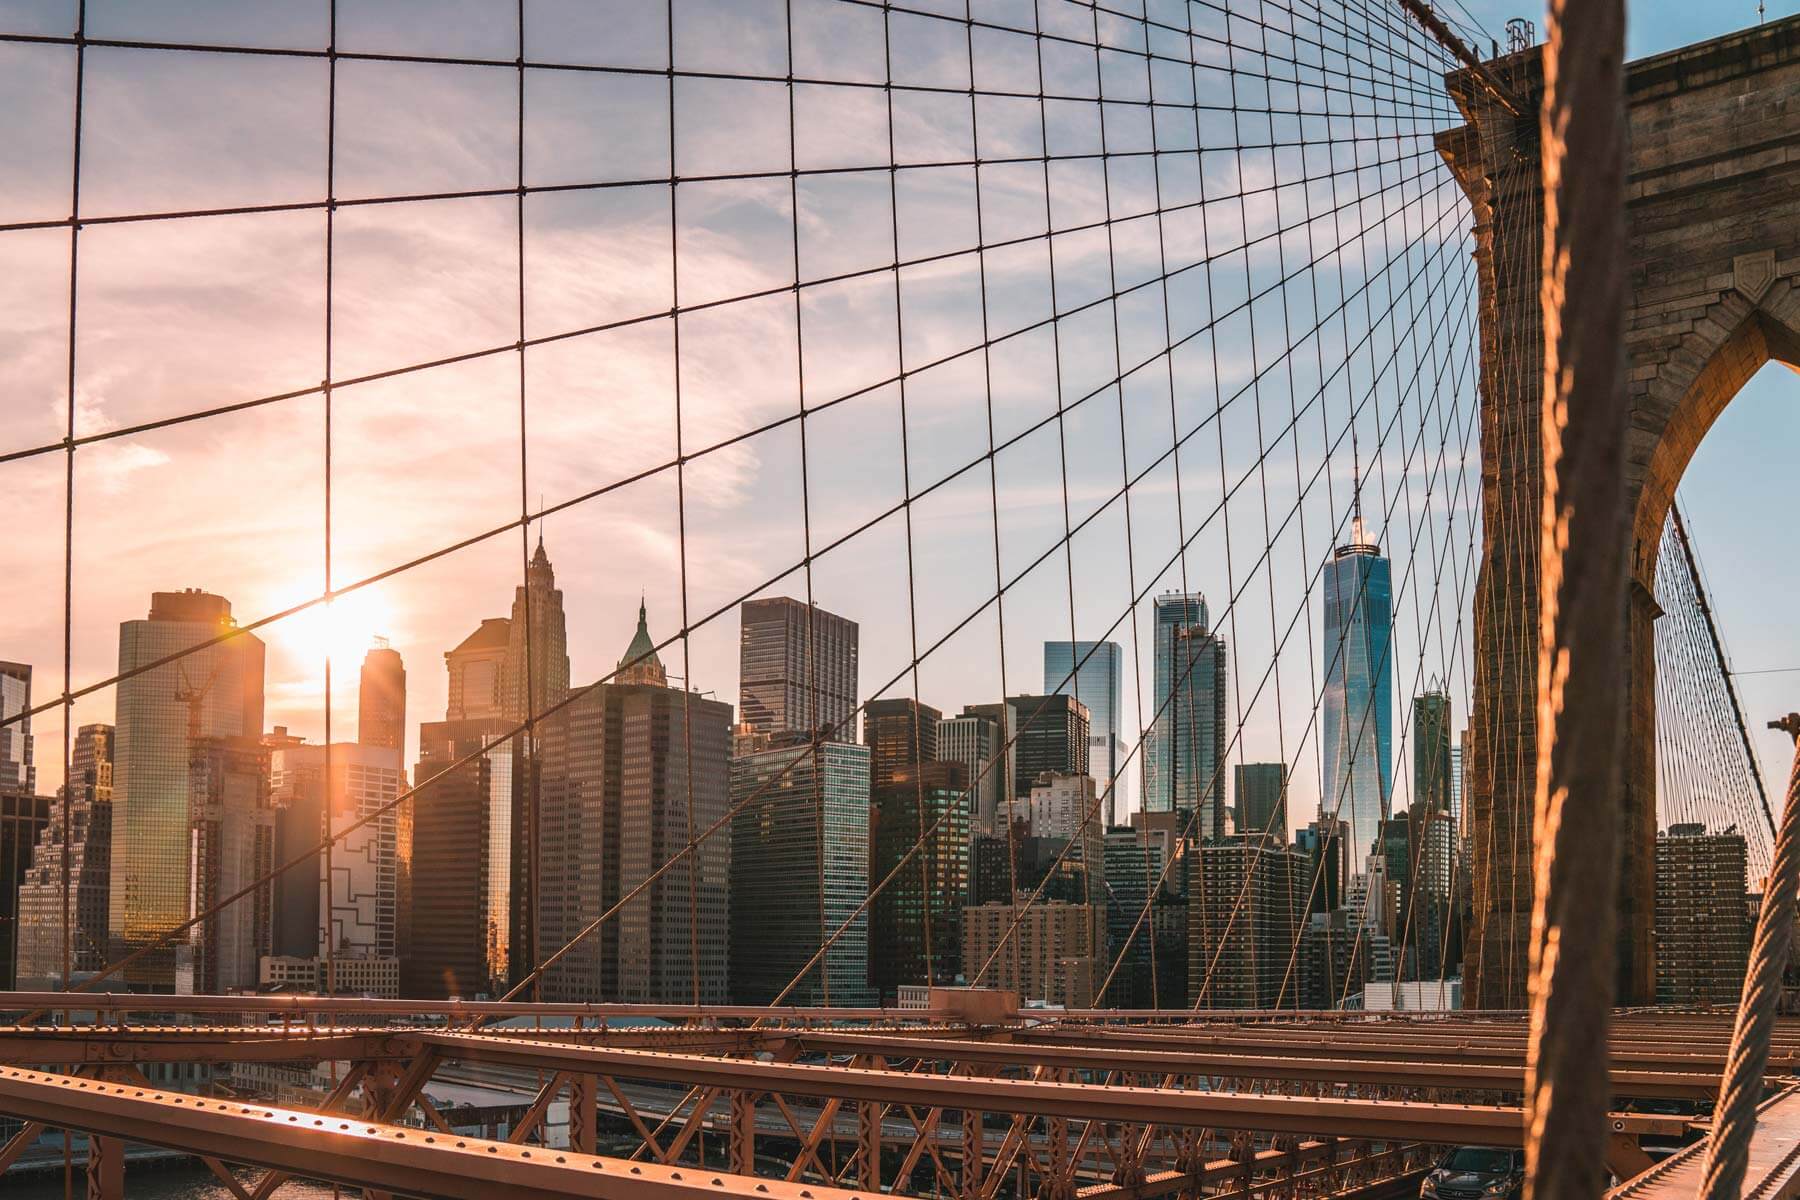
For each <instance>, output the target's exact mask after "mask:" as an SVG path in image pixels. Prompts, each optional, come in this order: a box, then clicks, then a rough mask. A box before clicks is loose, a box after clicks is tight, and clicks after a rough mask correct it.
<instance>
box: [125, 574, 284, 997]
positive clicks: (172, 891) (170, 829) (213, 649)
mask: <svg viewBox="0 0 1800 1200" xmlns="http://www.w3.org/2000/svg"><path fill="white" fill-rule="evenodd" d="M236 629H237V625H236V622H235V621H233V620H232V617H231V602H230V601H228V600H226V599H225V598H224V597H223V596H215V595H211V594H209V593H207V592H202V591H194V590H189V591H183V592H157V593H155V594H154V595H153V596H152V597H151V601H150V613H149V616H148V617H147V618H146V619H144V620H141V621H126V622H124V623H122V624H121V625H120V626H119V673H120V674H121V675H123V676H127V677H126V678H122V679H121V680H120V681H119V685H118V689H117V706H118V707H117V725H116V729H115V734H114V744H113V808H112V841H113V846H112V862H111V866H112V889H111V893H110V895H109V897H108V907H109V912H108V917H107V926H108V941H109V943H110V944H109V947H108V957H109V958H111V959H118V958H123V957H124V956H125V955H127V954H130V953H133V952H135V951H136V950H138V949H140V948H142V947H144V946H147V945H149V944H150V943H151V942H153V941H154V940H155V939H156V938H158V937H160V936H161V935H163V934H166V933H169V932H170V931H172V930H173V929H174V928H175V927H176V926H178V925H180V924H181V923H182V922H183V921H184V920H186V918H187V915H188V912H189V901H190V900H191V899H192V897H193V894H194V889H193V886H192V884H193V881H192V879H191V878H190V876H189V849H190V847H189V834H190V822H189V813H190V801H191V799H192V797H191V796H190V785H191V783H192V780H193V778H194V776H193V774H192V772H191V771H190V769H189V766H190V759H191V758H192V757H193V755H194V752H195V749H194V748H195V746H196V744H197V743H198V742H199V741H200V740H201V739H204V738H251V739H254V738H257V737H259V736H261V734H262V729H263V643H262V641H261V640H260V639H259V638H257V637H256V636H255V635H254V634H251V633H241V632H234V631H235V630H236ZM222 634H231V635H232V636H230V637H227V638H226V640H224V641H220V642H217V643H216V644H213V645H208V646H206V647H205V648H204V649H195V647H199V646H200V645H201V643H203V642H208V641H210V640H211V639H213V638H216V637H219V636H220V635H222ZM183 651H191V652H190V653H187V654H182V652H183ZM171 655H182V657H179V658H176V659H175V660H174V661H172V662H167V663H164V664H163V665H161V666H158V667H154V668H152V669H150V670H147V671H143V672H142V673H141V674H136V675H130V674H128V673H129V672H132V671H136V670H138V669H139V668H142V667H145V666H147V665H148V664H150V663H152V662H156V661H158V660H160V659H163V658H166V657H169V656H171ZM174 957H175V956H174V952H173V950H172V949H159V950H157V951H154V952H152V953H149V954H146V955H144V956H143V957H142V958H140V959H138V960H137V961H136V962H134V963H133V965H132V966H131V967H129V968H127V969H126V971H125V973H124V976H123V979H122V980H121V982H123V983H126V984H129V985H133V986H139V987H147V988H158V989H162V990H167V989H168V988H170V987H172V986H173V984H174V971H175V963H174ZM252 977H254V967H252Z"/></svg>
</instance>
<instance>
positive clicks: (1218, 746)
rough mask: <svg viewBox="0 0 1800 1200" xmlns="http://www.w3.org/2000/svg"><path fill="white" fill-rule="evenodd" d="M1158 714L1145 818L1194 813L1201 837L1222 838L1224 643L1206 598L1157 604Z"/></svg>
mask: <svg viewBox="0 0 1800 1200" xmlns="http://www.w3.org/2000/svg"><path fill="white" fill-rule="evenodd" d="M1155 655H1156V661H1155V673H1154V681H1155V688H1156V690H1155V694H1154V696H1153V697H1152V703H1153V707H1152V709H1151V712H1152V713H1153V714H1155V715H1154V717H1153V719H1152V721H1151V723H1150V730H1149V733H1148V735H1147V737H1148V741H1149V745H1148V746H1147V747H1146V749H1147V751H1148V752H1147V753H1146V754H1145V756H1144V805H1143V807H1144V811H1146V812H1173V811H1175V810H1176V809H1197V810H1199V812H1200V825H1199V829H1200V832H1201V834H1202V835H1203V836H1211V837H1218V836H1221V835H1222V834H1223V833H1224V816H1225V780H1224V779H1223V770H1222V765H1223V763H1224V761H1225V727H1226V721H1227V716H1226V690H1225V685H1226V673H1227V670H1228V662H1229V660H1228V658H1227V655H1226V647H1225V640H1224V639H1223V638H1221V637H1218V636H1217V635H1215V634H1213V633H1212V632H1210V630H1209V629H1208V627H1207V612H1206V597H1205V596H1202V595H1199V594H1198V593H1195V594H1192V595H1182V594H1180V593H1175V592H1171V593H1169V594H1168V595H1164V596H1158V597H1157V598H1156V646H1155Z"/></svg>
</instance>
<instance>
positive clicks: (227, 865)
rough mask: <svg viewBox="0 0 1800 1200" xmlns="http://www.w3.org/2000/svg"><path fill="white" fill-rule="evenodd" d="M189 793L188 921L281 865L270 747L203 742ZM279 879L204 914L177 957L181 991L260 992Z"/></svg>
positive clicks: (236, 740)
mask: <svg viewBox="0 0 1800 1200" xmlns="http://www.w3.org/2000/svg"><path fill="white" fill-rule="evenodd" d="M189 754H190V758H189V771H190V775H191V782H190V784H189V788H188V795H189V799H190V802H191V804H192V808H191V810H190V829H189V832H190V845H191V851H190V857H189V861H188V872H187V873H188V878H190V879H191V880H193V893H192V896H191V897H190V899H189V907H188V911H187V912H186V913H185V914H183V915H184V917H185V918H187V919H193V918H195V917H200V916H201V915H202V914H204V913H206V912H208V911H209V910H211V909H213V908H215V907H217V906H218V905H219V904H220V902H221V901H223V900H225V899H226V898H227V897H229V896H233V895H236V894H237V893H238V892H240V891H242V890H243V889H244V888H246V887H249V886H250V885H252V884H254V883H256V881H257V880H259V879H261V878H262V877H264V876H266V875H267V874H268V873H269V872H270V871H271V870H273V869H274V866H275V810H274V809H273V808H272V807H271V806H270V803H269V750H268V747H266V746H264V745H263V744H262V740H261V739H260V738H257V737H216V738H202V739H199V740H198V741H197V742H196V743H195V744H194V745H193V747H191V749H190V751H189ZM274 896H275V889H274V885H273V883H272V882H265V883H262V884H260V885H258V886H257V887H256V890H255V891H253V892H251V893H250V894H249V895H248V896H245V897H244V898H243V899H241V900H238V901H236V902H235V903H232V904H229V905H226V906H225V907H224V908H223V909H221V910H220V911H218V912H216V913H213V914H212V915H211V916H207V917H205V918H204V919H203V920H201V921H200V923H199V924H197V925H195V926H194V927H193V928H192V929H190V930H189V931H188V934H187V942H186V945H184V946H182V947H180V949H179V950H178V951H177V953H176V959H175V964H176V965H175V990H176V991H177V992H179V993H182V994H184V995H185V994H190V993H193V994H217V993H220V992H225V991H230V990H238V989H253V988H255V987H256V986H257V981H258V979H259V978H260V976H259V969H258V964H259V963H260V961H261V960H262V957H263V956H264V955H266V954H268V953H269V951H270V947H271V944H272V941H273V936H274V928H273V917H274V908H275V903H274Z"/></svg>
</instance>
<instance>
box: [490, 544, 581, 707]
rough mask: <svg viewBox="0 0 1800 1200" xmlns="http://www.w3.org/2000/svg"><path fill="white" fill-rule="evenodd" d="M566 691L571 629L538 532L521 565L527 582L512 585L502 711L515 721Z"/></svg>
mask: <svg viewBox="0 0 1800 1200" xmlns="http://www.w3.org/2000/svg"><path fill="white" fill-rule="evenodd" d="M568 694H569V631H568V625H567V622H566V621H565V620H564V618H563V594H562V589H561V588H559V587H557V586H556V571H555V570H554V569H553V568H552V567H551V566H550V556H549V555H547V554H545V553H544V539H543V537H542V536H541V535H540V536H539V537H538V544H537V550H536V551H535V552H533V554H532V556H531V562H530V564H529V565H528V566H527V567H526V568H525V583H524V584H523V585H522V586H520V587H517V588H514V589H513V606H512V620H511V622H510V623H509V624H508V626H507V631H506V667H505V685H504V695H505V697H506V705H505V709H504V711H503V712H502V713H501V715H502V716H503V717H505V718H506V719H507V720H508V721H509V722H512V723H514V724H517V723H518V722H520V721H523V720H525V718H526V717H527V716H538V715H539V714H541V713H543V711H544V710H545V709H547V708H549V707H550V706H551V705H552V704H555V703H556V702H557V701H559V700H561V699H562V698H563V697H564V696H567V695H568Z"/></svg>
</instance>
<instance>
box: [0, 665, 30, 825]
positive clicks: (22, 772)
mask: <svg viewBox="0 0 1800 1200" xmlns="http://www.w3.org/2000/svg"><path fill="white" fill-rule="evenodd" d="M30 711H31V668H30V667H29V666H28V665H26V664H25V663H15V662H0V722H10V724H0V791H13V792H24V793H27V794H30V793H35V792H36V791H37V766H36V765H35V763H34V762H33V760H32V737H31V718H30V717H29V716H23V715H21V714H25V713H29V712H30Z"/></svg>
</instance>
